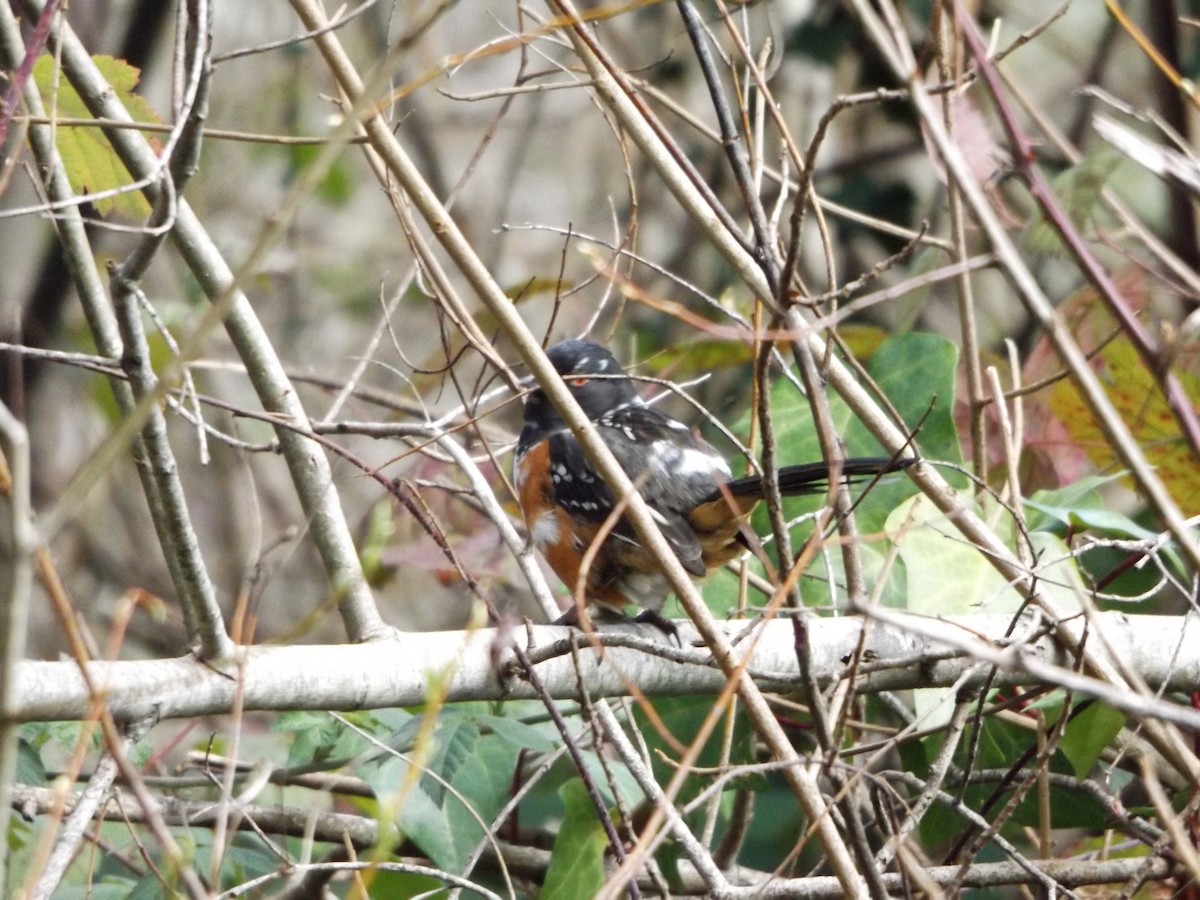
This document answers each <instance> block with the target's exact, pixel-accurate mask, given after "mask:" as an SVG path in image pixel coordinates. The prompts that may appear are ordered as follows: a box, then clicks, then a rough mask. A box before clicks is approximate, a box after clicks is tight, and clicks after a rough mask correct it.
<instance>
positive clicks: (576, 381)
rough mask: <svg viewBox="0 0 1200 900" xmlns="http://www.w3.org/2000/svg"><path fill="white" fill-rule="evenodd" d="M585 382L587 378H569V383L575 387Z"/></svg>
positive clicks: (581, 385)
mask: <svg viewBox="0 0 1200 900" xmlns="http://www.w3.org/2000/svg"><path fill="white" fill-rule="evenodd" d="M587 383H588V380H587V379H586V378H572V379H571V384H573V385H575V387H583V386H584V385H585V384H587Z"/></svg>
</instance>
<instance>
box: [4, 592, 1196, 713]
mask: <svg viewBox="0 0 1200 900" xmlns="http://www.w3.org/2000/svg"><path fill="white" fill-rule="evenodd" d="M890 619H891V621H890V622H887V623H884V622H879V621H875V622H871V623H870V626H869V629H868V632H867V635H866V642H865V645H864V653H865V657H864V658H865V659H869V660H873V662H871V663H860V665H859V668H858V673H859V674H858V678H857V681H856V685H855V687H856V689H857V690H858V691H859V692H860V693H861V692H874V691H883V690H904V689H909V688H917V687H950V686H952V685H954V684H955V682H956V681H957V680H958V679H959V678H960V677H961V676H962V675H963V673H964V672H966V671H967V670H968V669H970V668H971V667H972V666H977V665H978V664H979V663H980V662H986V663H991V664H994V665H996V666H999V673H998V675H997V677H996V679H995V681H994V683H995V684H996V685H1005V684H1032V683H1048V684H1056V683H1057V684H1065V685H1068V686H1070V687H1072V688H1073V689H1075V690H1078V691H1080V692H1083V693H1091V694H1092V695H1094V696H1099V697H1101V698H1102V699H1103V700H1104V701H1105V702H1107V703H1110V704H1111V705H1114V706H1116V707H1117V708H1120V709H1122V710H1124V711H1126V712H1127V713H1129V714H1131V715H1133V716H1136V717H1159V718H1163V719H1168V720H1172V721H1176V722H1179V723H1180V724H1184V725H1187V726H1190V727H1193V728H1195V727H1200V713H1198V712H1196V711H1195V710H1192V709H1190V708H1187V707H1183V706H1178V705H1176V704H1173V703H1170V702H1168V701H1166V700H1160V699H1155V698H1153V697H1149V696H1139V695H1138V694H1136V693H1133V692H1131V691H1117V690H1113V689H1112V688H1111V687H1109V686H1108V685H1106V684H1105V683H1104V682H1102V681H1098V680H1096V679H1091V678H1086V677H1085V676H1082V675H1080V674H1079V673H1078V672H1077V671H1075V670H1074V660H1073V657H1072V656H1071V654H1069V653H1067V652H1065V651H1063V650H1062V649H1061V648H1060V646H1059V645H1058V644H1057V643H1056V642H1055V641H1054V639H1053V638H1051V637H1037V638H1036V639H1031V640H1030V641H1029V642H1028V643H1024V644H1020V645H1016V646H1014V645H1011V644H1010V643H1009V641H1010V640H1011V639H1010V638H1006V637H1005V635H1006V632H1007V631H1008V629H1009V627H1010V625H1011V624H1012V620H1011V618H1010V617H1009V616H1004V615H980V616H963V617H959V618H955V619H931V618H926V617H921V616H912V615H907V614H903V613H898V612H897V613H893V614H891V616H890ZM1096 619H1097V620H1098V621H1099V622H1100V623H1101V626H1102V628H1103V629H1104V630H1105V632H1106V635H1107V638H1108V640H1109V641H1111V642H1115V643H1117V644H1118V645H1119V646H1120V647H1121V650H1122V652H1124V653H1125V654H1126V656H1127V657H1128V659H1129V660H1132V661H1134V663H1135V664H1136V665H1137V667H1138V671H1139V674H1140V675H1141V676H1142V678H1143V679H1144V680H1145V682H1146V683H1147V684H1148V685H1149V686H1150V687H1151V688H1152V689H1155V690H1158V689H1166V690H1168V691H1192V690H1197V689H1200V633H1198V632H1200V616H1198V615H1195V614H1192V615H1189V616H1186V617H1183V618H1182V619H1181V618H1177V617H1173V616H1126V615H1123V614H1120V613H1102V614H1099V615H1098V616H1097V617H1096ZM865 621H866V620H864V619H861V618H858V617H853V616H847V617H844V618H838V619H818V620H814V621H812V622H810V623H809V625H808V627H809V628H810V630H811V633H812V660H811V667H812V671H813V674H814V676H815V677H816V679H817V681H818V683H820V684H821V685H823V686H826V685H829V684H832V683H833V682H835V681H836V680H837V679H839V678H842V677H844V676H845V674H846V672H847V669H848V664H849V662H850V661H851V657H852V655H853V654H854V653H855V652H856V649H857V648H858V644H859V639H860V633H861V631H862V628H863V627H864V623H865ZM633 627H634V626H631V628H633ZM745 627H746V624H745V623H744V622H727V623H723V624H722V626H721V630H722V635H723V637H724V639H725V640H726V641H733V639H734V638H735V637H736V636H738V635H739V634H740V633H741V632H742V630H743V629H744V628H745ZM1060 627H1061V628H1065V629H1067V630H1070V631H1073V632H1074V637H1075V639H1076V640H1078V641H1082V640H1083V635H1082V633H1083V630H1084V625H1083V623H1082V621H1081V620H1079V619H1076V620H1073V621H1072V622H1067V623H1063V624H1062V625H1061V626H1060ZM1092 627H1094V625H1093V626H1092ZM642 629H643V630H641V631H639V632H638V633H641V634H645V633H656V632H654V629H652V628H650V627H649V626H643V627H642ZM628 630H629V629H625V628H622V629H619V630H618V631H619V634H618V635H615V636H619V637H620V638H627V637H628ZM1188 634H1191V635H1192V637H1188ZM532 635H533V646H532V648H531V649H530V651H529V652H530V653H531V654H535V653H538V652H539V651H541V650H545V649H547V648H552V647H553V646H554V645H555V643H556V642H560V641H564V640H565V639H569V638H572V637H574V638H579V637H580V634H579V632H577V631H573V630H571V629H568V628H563V627H556V626H549V625H545V626H535V627H533V629H532ZM687 637H688V634H687V630H686V628H685V629H684V639H685V643H684V646H685V650H684V651H682V652H681V651H679V650H677V649H675V648H674V646H673V645H672V646H669V647H663V648H661V649H663V650H664V656H673V657H675V658H673V659H670V658H663V657H659V656H657V655H652V653H647V652H645V651H644V650H642V649H634V648H630V647H607V648H605V649H604V657H603V658H601V657H599V656H598V655H597V653H596V651H595V650H593V649H591V648H590V647H589V648H585V649H583V650H582V651H581V652H580V654H579V656H580V660H581V662H580V672H582V676H583V677H584V678H585V679H586V680H587V685H588V692H589V694H590V695H591V696H592V697H594V698H599V697H611V696H618V695H626V694H628V693H629V687H630V685H634V686H636V687H637V688H638V690H639V691H640V692H641V693H642V694H645V695H646V696H650V697H654V696H667V695H684V694H693V695H694V694H713V693H717V692H719V691H720V690H721V689H722V687H724V685H725V675H723V674H722V673H721V671H720V670H719V669H718V668H716V667H715V666H714V665H713V664H712V662H711V656H710V654H709V653H708V652H707V651H704V650H701V649H695V648H690V647H688V645H687V642H686V639H687ZM754 637H755V638H756V640H753V641H752V640H750V639H746V640H742V641H739V642H737V643H736V644H735V645H734V646H735V656H737V657H738V658H739V660H740V658H741V654H742V653H743V652H744V648H745V647H746V646H748V645H750V644H754V655H753V658H752V660H751V662H750V665H749V673H750V675H751V676H752V677H753V678H754V680H755V682H756V683H757V684H758V686H759V687H760V688H761V689H763V690H774V691H783V690H795V689H796V687H797V685H798V684H799V674H800V673H799V670H798V668H797V663H796V653H795V644H794V640H795V638H794V635H793V633H792V627H791V623H790V622H787V621H777V622H770V623H767V624H765V625H763V626H760V627H759V628H758V629H757V631H756V634H755V635H754ZM601 639H603V635H601ZM499 640H500V639H499V637H498V635H497V633H496V631H494V630H492V629H484V630H481V631H478V632H474V633H468V632H461V631H445V632H431V633H428V634H419V635H411V636H409V635H403V636H399V637H397V638H395V639H388V640H382V641H375V642H371V643H367V644H360V645H341V646H295V647H250V648H246V649H245V650H244V654H245V665H244V679H245V681H244V684H243V688H242V689H243V691H244V696H243V697H242V700H241V703H242V706H243V708H244V709H245V710H247V711H250V710H288V709H341V710H353V709H372V708H386V707H396V706H413V705H416V704H419V703H421V702H423V701H424V700H425V699H426V696H427V693H428V691H429V689H430V683H431V681H432V680H433V679H435V678H438V677H440V676H439V675H438V673H445V677H446V678H448V679H449V683H448V685H447V686H446V696H445V700H446V702H451V703H452V702H456V701H461V700H502V699H522V698H530V697H533V696H534V692H533V691H532V690H531V688H530V687H529V685H528V684H526V683H525V682H523V681H520V680H517V679H516V678H510V679H508V680H506V681H504V682H502V681H501V679H500V678H499V676H498V675H497V670H496V663H495V661H494V658H493V656H492V652H491V651H492V650H493V648H497V647H499V646H500V645H499V644H498V643H497V642H498V641H499ZM625 643H629V642H628V640H626V641H625ZM641 643H643V644H644V645H645V646H646V647H647V648H648V649H650V650H651V651H653V650H654V649H655V642H654V641H649V640H647V641H643V642H641ZM562 649H563V651H564V652H563V653H562V654H561V655H559V656H557V657H555V656H551V658H549V659H547V660H546V661H544V662H541V663H539V664H538V665H537V669H538V672H539V674H540V675H541V677H542V679H543V680H544V681H545V684H546V688H547V690H548V691H549V692H550V694H551V695H552V696H553V697H555V698H556V699H577V698H578V697H579V696H580V692H579V687H578V684H577V681H576V678H577V676H576V672H575V669H574V666H573V663H572V661H571V659H570V657H569V655H567V654H566V653H565V645H563V647H562ZM1094 652H1095V653H1096V654H1097V655H1100V656H1103V655H1104V651H1103V650H1102V649H1101V648H1100V647H1099V646H1098V645H1096V646H1095V647H1094ZM506 653H508V651H507V650H506V649H505V650H502V651H501V655H502V656H503V655H504V654H506ZM535 658H537V657H536V656H535ZM689 658H690V659H691V660H693V661H692V662H686V661H684V660H686V659H689ZM89 668H90V672H91V675H92V677H93V679H94V680H95V683H96V684H97V685H101V686H103V690H105V691H106V693H107V697H108V707H109V709H110V710H111V712H112V714H113V715H114V716H115V717H117V718H119V719H127V720H128V719H139V718H143V717H145V716H149V715H155V714H157V715H158V716H160V717H162V718H184V717H191V716H200V715H212V714H220V713H226V712H229V710H230V709H231V708H232V705H233V700H234V694H235V692H236V691H237V689H238V685H237V677H238V675H237V669H236V668H229V669H227V670H221V669H217V668H214V667H212V666H208V665H204V664H202V663H200V662H197V661H196V660H194V659H192V658H190V657H184V658H179V659H168V660H156V661H136V662H96V663H92V664H91V665H90V667H89ZM979 677H980V678H981V679H982V678H983V675H980V676H979ZM89 705H90V703H89V694H88V691H87V689H86V687H85V686H84V684H83V680H82V678H81V676H80V673H79V669H78V667H77V666H76V665H75V663H72V662H24V663H21V664H20V665H19V666H18V668H17V678H16V692H15V697H14V703H13V706H12V711H13V715H14V717H15V718H16V719H17V720H25V721H41V720H50V719H78V718H82V717H84V716H86V715H87V711H88V708H89Z"/></svg>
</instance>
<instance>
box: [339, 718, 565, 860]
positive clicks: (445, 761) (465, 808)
mask: <svg viewBox="0 0 1200 900" xmlns="http://www.w3.org/2000/svg"><path fill="white" fill-rule="evenodd" d="M494 724H495V718H494V717H482V718H481V717H477V716H475V715H472V714H470V713H468V712H465V711H462V710H459V709H445V710H443V711H442V712H441V714H440V715H439V717H438V721H437V724H436V726H435V727H434V729H433V733H432V736H431V737H430V738H429V739H428V741H427V743H426V744H424V745H422V744H421V742H418V743H417V744H416V745H414V746H413V748H412V750H411V751H407V752H404V753H403V754H399V755H384V756H380V757H378V758H377V759H375V760H372V761H371V762H369V763H367V764H366V765H364V766H362V767H361V769H360V771H359V775H360V776H361V777H362V778H363V779H364V780H365V781H366V782H367V783H368V784H369V785H371V787H372V788H373V789H374V791H375V794H376V796H377V797H378V798H379V808H380V811H381V814H386V815H393V814H394V815H396V822H397V824H398V825H399V827H400V830H401V831H402V832H403V833H404V834H405V836H406V837H408V838H409V839H410V840H411V841H412V842H413V843H414V844H416V845H417V846H418V847H420V848H421V850H422V851H423V852H424V853H426V854H428V855H429V858H430V859H432V860H433V861H434V862H435V863H436V864H437V865H438V866H441V867H443V868H446V869H450V870H452V871H458V870H460V869H461V868H462V867H463V866H464V865H465V863H466V861H467V860H468V858H470V856H471V855H472V854H473V853H474V852H475V849H476V846H477V845H478V844H479V843H480V841H482V840H483V839H484V837H485V834H487V833H490V832H491V830H492V827H493V823H494V820H495V818H496V815H497V814H498V813H499V812H500V809H501V807H503V806H504V804H505V803H506V802H507V800H508V796H509V793H510V791H511V790H512V786H513V781H514V778H515V775H516V765H517V760H518V757H519V756H520V754H521V751H522V749H524V748H525V747H529V746H542V747H545V746H547V745H546V741H545V738H544V736H543V734H542V732H541V731H540V730H539V729H537V728H533V727H529V726H522V725H521V723H519V722H512V721H508V722H505V724H504V725H503V726H501V727H502V729H503V731H504V733H503V734H501V733H500V732H499V731H496V730H493V729H492V728H491V727H490V726H491V725H494ZM517 735H520V738H519V741H520V742H517V741H514V737H515V736H517ZM418 762H419V765H418Z"/></svg>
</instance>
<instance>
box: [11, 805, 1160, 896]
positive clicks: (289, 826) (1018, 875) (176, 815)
mask: <svg viewBox="0 0 1200 900" xmlns="http://www.w3.org/2000/svg"><path fill="white" fill-rule="evenodd" d="M78 799H79V795H78V794H73V795H70V796H68V797H67V798H66V804H65V805H66V809H67V810H68V811H69V810H71V809H72V808H74V805H75V803H77V802H78ZM60 802H62V798H60V797H58V796H57V795H56V793H55V792H54V791H52V790H50V789H48V788H35V787H26V786H25V785H17V786H16V787H15V789H14V795H13V805H14V806H15V807H16V808H17V809H19V810H20V811H21V813H22V814H23V815H24V816H25V817H26V819H29V820H32V819H33V817H34V816H37V815H45V814H47V813H49V812H51V811H53V810H55V809H57V808H58V805H59V803H60ZM156 811H157V812H158V814H159V815H161V816H162V817H163V819H164V820H165V821H166V822H168V823H169V824H172V825H180V826H187V827H188V828H197V827H204V826H206V825H210V824H212V822H213V821H214V819H215V817H216V816H217V815H219V814H220V808H219V807H218V806H217V805H215V804H213V803H212V802H211V801H209V800H186V799H182V798H169V799H164V800H163V801H162V804H161V806H160V807H159V808H158V809H157V810H156ZM103 818H104V819H106V820H107V821H117V822H126V823H128V822H141V821H142V820H143V819H144V818H145V812H144V811H143V810H142V809H141V807H140V806H139V804H138V803H136V802H123V803H112V804H109V805H108V806H107V807H106V808H105V810H104V812H103ZM234 824H235V827H237V828H238V829H241V830H245V831H256V832H259V831H261V832H266V833H268V834H277V835H290V836H293V837H306V836H307V837H311V838H313V839H314V840H316V841H321V842H326V843H333V844H343V843H346V842H348V843H350V844H351V845H353V846H354V847H355V848H357V849H358V850H366V849H368V848H370V847H374V846H376V845H377V842H378V840H379V826H378V823H377V821H376V820H375V819H374V818H369V817H366V816H357V815H349V814H346V813H336V812H319V813H315V814H314V812H313V810H312V809H310V808H309V807H307V806H303V807H294V806H280V805H278V804H272V805H261V804H240V805H239V806H238V808H237V816H236V817H235V822H234ZM497 849H498V850H499V851H500V852H501V853H502V854H503V856H504V863H505V867H506V868H507V869H508V870H509V871H510V872H512V873H513V874H519V875H522V876H525V877H529V878H538V879H541V878H545V875H546V871H547V870H548V868H549V866H550V856H551V854H550V851H549V850H542V849H538V848H536V847H526V846H520V845H516V844H510V843H508V842H506V841H496V842H495V844H494V845H489V847H488V848H487V849H486V850H485V851H484V859H485V860H488V861H491V860H493V859H494V857H495V850H497ZM1030 863H1032V865H1034V866H1035V867H1036V868H1037V870H1038V871H1039V872H1041V873H1042V874H1043V875H1045V876H1047V877H1049V878H1051V879H1053V880H1054V881H1055V882H1057V883H1058V884H1059V885H1060V886H1062V887H1067V888H1070V887H1083V886H1085V885H1095V884H1121V883H1123V882H1126V881H1129V880H1130V879H1132V878H1141V879H1144V880H1145V881H1161V880H1163V879H1165V878H1167V877H1169V876H1170V875H1171V866H1170V863H1169V862H1168V861H1167V860H1166V859H1164V858H1162V857H1159V858H1156V859H1146V858H1143V857H1136V858H1131V859H1109V860H1103V859H1039V860H1030ZM679 866H680V871H679V873H678V874H679V876H680V879H681V883H680V884H679V885H678V892H677V893H678V894H679V895H691V894H708V893H709V888H708V885H707V883H706V882H705V881H704V880H703V879H702V878H701V877H700V876H699V875H698V874H697V873H696V872H695V871H694V869H693V868H692V867H691V866H690V865H689V864H688V862H687V861H686V860H681V861H680V863H679ZM293 871H294V870H292V869H291V868H290V867H287V866H283V867H281V870H280V876H281V877H286V876H287V875H289V874H291V873H292V872H293ZM924 872H925V875H926V877H928V878H929V879H931V880H932V881H933V882H934V883H935V884H938V885H943V886H948V885H951V884H954V883H956V879H957V883H958V884H960V885H961V886H962V887H966V888H982V887H999V886H1002V885H1016V884H1029V883H1030V882H1032V881H1033V879H1032V877H1031V875H1030V873H1029V871H1028V870H1027V869H1026V868H1025V867H1024V866H1023V865H1021V864H1020V863H1018V862H1016V861H1012V860H1007V861H1004V862H992V863H981V864H976V865H972V866H969V867H968V868H967V871H966V873H965V874H964V873H963V872H962V870H961V869H960V867H959V866H933V867H930V868H927V869H925V870H924ZM728 874H729V876H730V881H731V882H732V886H731V888H729V889H727V890H726V891H725V893H724V895H725V896H728V897H742V896H745V897H755V898H772V897H810V898H820V897H841V896H843V893H842V889H841V885H840V884H838V881H837V879H836V878H833V877H831V876H827V875H820V876H815V877H807V878H779V877H777V876H774V875H771V874H769V873H766V872H758V871H755V870H752V869H747V868H744V867H741V866H735V867H733V868H732V869H730V870H729V871H728ZM884 879H885V883H886V884H887V886H888V888H889V889H890V890H895V891H899V890H902V889H903V888H904V886H905V881H904V878H903V876H901V875H898V874H894V873H892V874H887V875H884ZM639 882H640V883H641V886H642V887H643V888H650V887H653V882H651V881H649V880H648V879H646V878H644V876H643V877H642V878H639Z"/></svg>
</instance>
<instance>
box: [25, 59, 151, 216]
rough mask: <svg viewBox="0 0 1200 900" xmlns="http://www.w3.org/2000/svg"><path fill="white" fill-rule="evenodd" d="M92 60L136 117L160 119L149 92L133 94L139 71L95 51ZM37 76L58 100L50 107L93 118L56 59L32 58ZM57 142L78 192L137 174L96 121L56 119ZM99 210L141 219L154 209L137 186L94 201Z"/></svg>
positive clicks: (46, 96)
mask: <svg viewBox="0 0 1200 900" xmlns="http://www.w3.org/2000/svg"><path fill="white" fill-rule="evenodd" d="M92 62H94V63H95V64H96V67H97V68H98V69H99V70H100V72H101V74H103V75H104V77H105V79H107V81H108V83H109V84H110V85H111V86H112V88H113V91H115V92H116V95H117V98H118V99H119V100H120V101H121V102H122V103H123V104H124V105H125V108H126V109H127V110H128V111H129V114H130V115H131V116H132V117H133V118H134V120H135V121H138V122H147V123H153V124H161V123H162V119H160V118H159V117H158V115H157V114H156V113H155V112H154V110H153V109H151V108H150V105H149V104H148V103H147V102H146V100H145V98H143V97H141V96H139V95H138V94H135V93H134V92H133V89H134V88H135V87H137V83H138V78H139V77H140V75H141V73H140V72H139V71H138V69H136V68H134V67H133V66H131V65H129V64H128V63H126V62H125V61H124V60H120V59H114V58H113V57H111V56H95V57H92ZM33 78H34V81H35V82H36V83H37V87H38V90H39V91H40V92H41V94H42V100H43V102H44V103H46V104H49V103H50V102H51V99H52V98H53V100H54V109H53V111H52V112H51V113H50V114H51V115H52V116H53V117H55V118H60V119H90V118H93V116H92V114H91V113H90V112H89V111H88V108H87V106H86V105H85V104H84V102H83V100H82V99H81V98H80V96H79V95H78V94H77V93H76V92H75V89H74V88H72V87H71V85H70V84H69V83H68V82H67V80H66V79H65V78H61V77H59V73H58V72H57V70H56V69H55V66H54V59H53V57H50V56H43V57H41V58H40V59H38V61H37V62H36V63H35V64H34V67H33ZM55 138H56V140H55V143H56V145H57V147H58V153H59V155H60V156H61V157H62V161H63V166H64V167H65V168H66V170H67V178H68V180H69V181H70V182H71V188H72V190H74V191H75V192H76V193H77V194H88V193H97V192H101V191H109V190H113V189H114V188H119V187H122V186H124V185H128V184H131V183H132V182H133V179H132V178H131V177H130V176H129V173H128V172H127V171H126V170H125V166H124V165H123V164H122V163H121V160H120V159H119V158H118V157H117V154H116V153H115V152H114V151H113V148H112V145H111V144H109V142H108V138H107V137H105V135H104V132H103V131H101V130H100V128H98V127H96V126H80V125H58V126H57V127H56V128H55ZM95 205H96V209H97V210H98V211H99V212H100V213H101V214H107V213H109V212H118V213H120V214H121V215H123V216H126V217H128V218H131V219H135V220H141V219H144V218H146V217H147V216H148V215H150V205H149V204H148V203H147V202H146V199H145V198H144V197H143V196H142V194H141V193H140V192H139V191H130V192H129V193H125V194H119V195H117V196H114V197H109V198H107V199H104V200H99V201H97V202H96V204H95Z"/></svg>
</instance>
